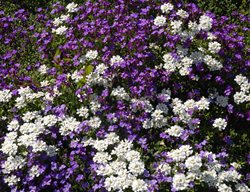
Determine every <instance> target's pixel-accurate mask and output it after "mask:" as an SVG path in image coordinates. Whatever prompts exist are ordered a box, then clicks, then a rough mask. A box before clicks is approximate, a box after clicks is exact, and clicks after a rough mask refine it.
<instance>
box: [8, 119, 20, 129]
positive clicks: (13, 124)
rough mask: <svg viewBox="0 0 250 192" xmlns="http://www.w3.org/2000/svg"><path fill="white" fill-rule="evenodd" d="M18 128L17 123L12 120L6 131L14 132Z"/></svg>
mask: <svg viewBox="0 0 250 192" xmlns="http://www.w3.org/2000/svg"><path fill="white" fill-rule="evenodd" d="M18 128H19V123H18V121H17V120H16V119H13V120H12V121H11V122H10V123H9V125H8V126H7V129H8V131H16V130H17V129H18Z"/></svg>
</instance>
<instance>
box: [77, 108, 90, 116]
mask: <svg viewBox="0 0 250 192" xmlns="http://www.w3.org/2000/svg"><path fill="white" fill-rule="evenodd" d="M77 115H79V116H80V117H84V118H88V116H89V109H88V108H87V107H81V108H80V109H77Z"/></svg>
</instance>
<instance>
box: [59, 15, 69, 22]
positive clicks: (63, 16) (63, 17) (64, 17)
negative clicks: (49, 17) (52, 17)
mask: <svg viewBox="0 0 250 192" xmlns="http://www.w3.org/2000/svg"><path fill="white" fill-rule="evenodd" d="M68 18H69V14H67V15H61V16H60V20H61V21H66V20H67V19H68Z"/></svg>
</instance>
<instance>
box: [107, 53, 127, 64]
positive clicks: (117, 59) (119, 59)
mask: <svg viewBox="0 0 250 192" xmlns="http://www.w3.org/2000/svg"><path fill="white" fill-rule="evenodd" d="M123 61H124V59H123V58H122V57H121V56H120V55H115V56H113V57H112V58H111V59H110V64H111V66H112V65H114V64H115V63H121V62H123Z"/></svg>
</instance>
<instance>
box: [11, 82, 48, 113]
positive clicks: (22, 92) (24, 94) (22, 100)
mask: <svg viewBox="0 0 250 192" xmlns="http://www.w3.org/2000/svg"><path fill="white" fill-rule="evenodd" d="M18 93H19V97H17V98H16V100H15V102H16V104H15V106H16V107H17V108H18V109H21V108H23V107H25V106H26V105H27V104H28V103H30V102H33V101H34V100H35V99H39V98H42V97H43V96H44V93H43V92H40V91H39V92H37V93H33V91H32V89H31V88H30V87H25V88H23V87H21V88H20V89H18Z"/></svg>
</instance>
